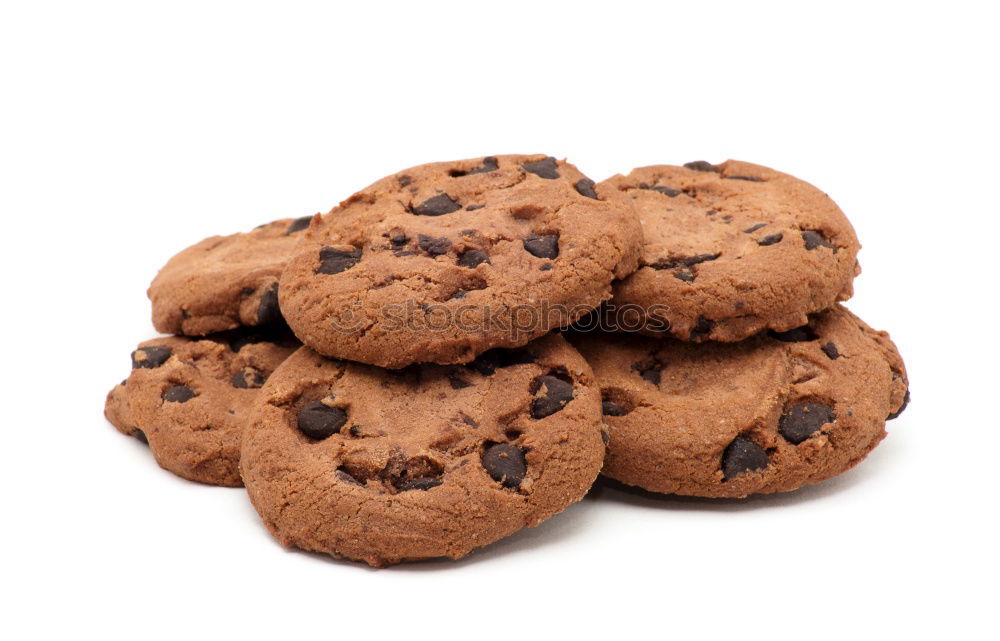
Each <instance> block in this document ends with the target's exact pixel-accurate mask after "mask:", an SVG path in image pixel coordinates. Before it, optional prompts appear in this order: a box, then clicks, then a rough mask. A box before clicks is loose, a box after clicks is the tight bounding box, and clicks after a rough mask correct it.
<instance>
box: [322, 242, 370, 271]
mask: <svg viewBox="0 0 1000 641" xmlns="http://www.w3.org/2000/svg"><path fill="white" fill-rule="evenodd" d="M360 260H361V248H355V249H351V250H348V251H344V250H342V249H334V248H333V247H324V248H323V249H321V250H319V267H317V268H316V273H317V274H339V273H340V272H342V271H346V270H348V269H350V268H351V267H354V266H355V265H357V264H358V261H360Z"/></svg>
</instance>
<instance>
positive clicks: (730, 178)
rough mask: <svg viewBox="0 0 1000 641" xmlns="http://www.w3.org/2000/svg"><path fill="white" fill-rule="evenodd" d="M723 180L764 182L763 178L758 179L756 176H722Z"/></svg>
mask: <svg viewBox="0 0 1000 641" xmlns="http://www.w3.org/2000/svg"><path fill="white" fill-rule="evenodd" d="M724 178H728V179H729V180H748V181H750V182H753V183H762V182H764V179H763V178H758V177H757V176H724Z"/></svg>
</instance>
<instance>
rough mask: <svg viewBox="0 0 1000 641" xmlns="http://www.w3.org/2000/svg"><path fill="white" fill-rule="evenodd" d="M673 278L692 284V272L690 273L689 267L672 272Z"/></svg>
mask: <svg viewBox="0 0 1000 641" xmlns="http://www.w3.org/2000/svg"><path fill="white" fill-rule="evenodd" d="M674 278H677V279H678V280H682V281H684V282H685V283H693V282H694V272H693V271H691V268H690V267H682V268H681V269H678V270H677V271H675V272H674Z"/></svg>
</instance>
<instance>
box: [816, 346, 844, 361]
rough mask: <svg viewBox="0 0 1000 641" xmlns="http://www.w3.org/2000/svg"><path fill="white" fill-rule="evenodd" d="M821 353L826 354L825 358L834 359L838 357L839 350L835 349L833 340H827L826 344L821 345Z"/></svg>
mask: <svg viewBox="0 0 1000 641" xmlns="http://www.w3.org/2000/svg"><path fill="white" fill-rule="evenodd" d="M820 349H822V350H823V353H824V354H826V356H827V358H829V359H830V360H831V361H835V360H837V359H838V358H840V351H839V350H838V349H837V344H836V343H834V342H833V341H828V342H827V344H826V345H824V346H823V347H821V348H820Z"/></svg>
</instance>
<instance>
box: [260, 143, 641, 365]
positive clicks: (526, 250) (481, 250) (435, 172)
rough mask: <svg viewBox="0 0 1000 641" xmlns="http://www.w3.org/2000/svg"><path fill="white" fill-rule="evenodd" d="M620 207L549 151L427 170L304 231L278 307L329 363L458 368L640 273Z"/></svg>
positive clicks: (520, 341) (617, 196) (374, 188)
mask: <svg viewBox="0 0 1000 641" xmlns="http://www.w3.org/2000/svg"><path fill="white" fill-rule="evenodd" d="M640 248H641V230H640V227H639V222H638V218H637V216H636V214H635V212H634V210H633V209H632V207H631V203H630V202H629V199H628V198H625V197H624V195H623V194H621V193H620V192H618V191H617V190H613V189H608V190H604V189H601V188H597V187H596V186H595V185H594V183H593V181H591V180H590V179H588V178H587V177H586V176H584V175H583V174H582V173H580V172H579V171H578V170H577V169H576V167H574V166H573V165H571V164H569V163H567V162H565V161H561V160H556V159H555V158H551V157H546V156H540V155H536V156H495V157H494V156H490V157H486V158H477V159H472V160H460V161H454V162H441V163H433V164H429V165H421V166H419V167H413V168H411V169H407V170H405V171H402V172H400V173H398V174H395V175H392V176H388V177H386V178H383V179H382V180H379V181H378V182H376V183H374V184H373V185H371V186H369V187H367V188H365V189H364V190H362V191H360V192H358V193H356V194H354V195H353V196H351V197H350V198H349V199H347V200H346V201H344V202H343V203H341V205H340V206H339V207H337V208H335V209H334V210H333V211H331V212H330V213H328V214H326V215H325V216H323V218H322V220H321V221H318V222H316V223H314V224H313V225H312V227H310V228H309V229H308V230H307V231H306V233H305V237H304V238H303V241H302V243H301V244H300V245H299V246H298V247H297V248H296V250H295V252H294V255H293V257H292V259H291V260H290V261H289V263H288V266H287V267H286V268H285V271H284V272H283V274H282V276H281V281H280V282H281V288H280V291H279V298H280V302H281V309H282V311H283V312H284V315H285V317H286V318H287V320H288V323H289V324H290V325H291V327H292V329H293V330H294V331H295V333H296V335H298V336H299V338H300V339H301V340H302V341H303V342H304V343H305V344H306V345H308V346H310V347H312V348H313V349H315V350H316V351H318V352H320V353H322V354H325V355H327V356H333V357H337V358H347V359H351V360H354V361H359V362H364V363H369V364H374V365H379V366H382V367H390V368H399V367H403V366H406V365H409V364H411V363H414V362H435V363H440V364H449V363H463V362H468V361H471V360H472V359H473V358H475V356H476V355H477V354H479V353H481V352H483V351H485V350H487V349H490V348H494V347H517V346H520V345H524V344H526V343H527V342H529V341H530V340H532V339H534V338H537V337H539V336H542V335H544V334H545V333H547V332H548V331H549V330H550V329H552V328H554V327H560V326H565V325H568V324H569V323H571V322H573V321H574V320H576V319H577V318H579V317H580V316H582V315H584V314H585V313H587V312H588V311H590V310H591V309H593V308H594V307H596V306H597V305H598V304H600V303H601V302H602V301H604V300H606V299H608V298H610V296H611V283H612V281H613V280H614V279H616V278H623V277H625V276H627V275H628V274H630V273H631V272H632V271H633V270H634V269H635V268H636V266H637V265H638V259H639V251H640Z"/></svg>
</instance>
